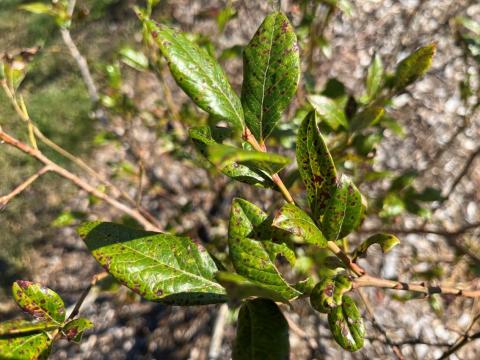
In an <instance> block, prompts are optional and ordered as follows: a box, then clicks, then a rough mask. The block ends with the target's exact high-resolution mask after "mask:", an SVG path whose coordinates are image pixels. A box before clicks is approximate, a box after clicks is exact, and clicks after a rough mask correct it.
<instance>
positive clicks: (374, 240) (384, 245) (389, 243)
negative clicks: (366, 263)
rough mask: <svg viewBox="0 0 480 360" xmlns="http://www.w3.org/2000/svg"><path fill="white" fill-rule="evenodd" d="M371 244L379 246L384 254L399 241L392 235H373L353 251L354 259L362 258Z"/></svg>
mask: <svg viewBox="0 0 480 360" xmlns="http://www.w3.org/2000/svg"><path fill="white" fill-rule="evenodd" d="M373 244H378V245H380V247H381V249H382V251H383V252H384V253H387V252H389V251H390V250H392V249H393V248H394V247H395V246H396V245H398V244H400V240H399V239H398V238H397V237H396V236H395V235H392V234H383V233H382V234H375V235H372V236H370V237H369V238H368V239H366V240H365V241H363V242H362V243H361V244H360V245H359V246H358V247H357V249H356V250H355V253H354V256H353V257H354V258H356V257H361V256H363V255H364V254H365V253H366V252H367V250H368V248H369V247H370V246H372V245H373Z"/></svg>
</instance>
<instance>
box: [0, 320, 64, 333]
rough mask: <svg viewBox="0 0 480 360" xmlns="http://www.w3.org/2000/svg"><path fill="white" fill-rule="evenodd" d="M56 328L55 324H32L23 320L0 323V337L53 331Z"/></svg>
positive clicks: (57, 325) (56, 324)
mask: <svg viewBox="0 0 480 360" xmlns="http://www.w3.org/2000/svg"><path fill="white" fill-rule="evenodd" d="M58 327H59V324H58V323H56V322H44V321H42V322H32V321H30V320H23V319H22V320H10V321H5V322H2V323H0V337H1V336H6V335H10V336H12V335H20V334H26V333H36V332H42V331H47V330H55V329H57V328H58Z"/></svg>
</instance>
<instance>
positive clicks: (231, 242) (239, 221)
mask: <svg viewBox="0 0 480 360" xmlns="http://www.w3.org/2000/svg"><path fill="white" fill-rule="evenodd" d="M270 236H271V220H269V219H267V215H266V214H265V213H264V212H263V211H262V210H261V209H259V208H258V207H257V206H255V205H253V204H251V203H249V202H248V201H246V200H243V199H234V200H233V203H232V209H231V212H230V224H229V228H228V246H229V252H230V258H231V260H232V263H233V266H234V268H235V270H236V271H237V273H238V274H240V275H242V276H244V277H245V278H247V279H248V280H250V281H251V282H253V283H255V284H258V285H260V286H262V287H267V288H268V289H271V290H274V291H275V292H278V293H280V294H281V295H282V296H283V297H285V298H286V299H288V300H290V299H293V298H295V297H297V296H298V295H300V292H298V291H297V290H295V289H294V288H293V287H291V286H290V285H289V284H288V283H287V282H286V281H285V280H284V279H283V277H282V276H281V274H280V272H279V271H278V269H277V268H276V266H275V264H274V261H273V260H272V258H274V256H275V255H276V254H272V251H271V250H272V249H271V248H269V246H270V245H269V242H270ZM255 239H261V240H255Z"/></svg>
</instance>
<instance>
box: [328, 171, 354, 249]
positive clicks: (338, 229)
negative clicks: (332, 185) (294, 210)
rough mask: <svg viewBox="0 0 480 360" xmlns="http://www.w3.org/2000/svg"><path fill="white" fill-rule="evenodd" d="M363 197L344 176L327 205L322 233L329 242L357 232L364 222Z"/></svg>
mask: <svg viewBox="0 0 480 360" xmlns="http://www.w3.org/2000/svg"><path fill="white" fill-rule="evenodd" d="M363 211H364V207H363V204H362V195H361V194H360V191H358V189H357V187H356V186H355V185H354V184H353V182H352V181H351V180H350V178H348V177H347V176H345V175H343V176H342V178H341V181H340V183H339V184H338V186H337V188H336V189H335V191H334V193H333V196H332V197H331V198H330V200H329V202H328V203H327V207H326V210H325V215H324V217H323V219H322V232H323V234H324V235H325V237H326V238H327V240H329V241H330V240H332V241H333V240H339V239H342V238H343V237H345V236H347V235H348V234H349V233H350V232H352V231H353V230H355V229H356V228H357V227H358V225H360V221H361V220H362V216H363Z"/></svg>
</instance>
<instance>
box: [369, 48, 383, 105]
mask: <svg viewBox="0 0 480 360" xmlns="http://www.w3.org/2000/svg"><path fill="white" fill-rule="evenodd" d="M383 72H384V70H383V63H382V58H381V57H380V55H378V54H375V55H374V57H373V59H372V63H371V64H370V67H369V68H368V72H367V83H366V87H367V98H368V99H369V100H371V99H373V98H374V97H375V96H376V95H377V93H378V91H379V90H380V88H381V87H382V82H383Z"/></svg>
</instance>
